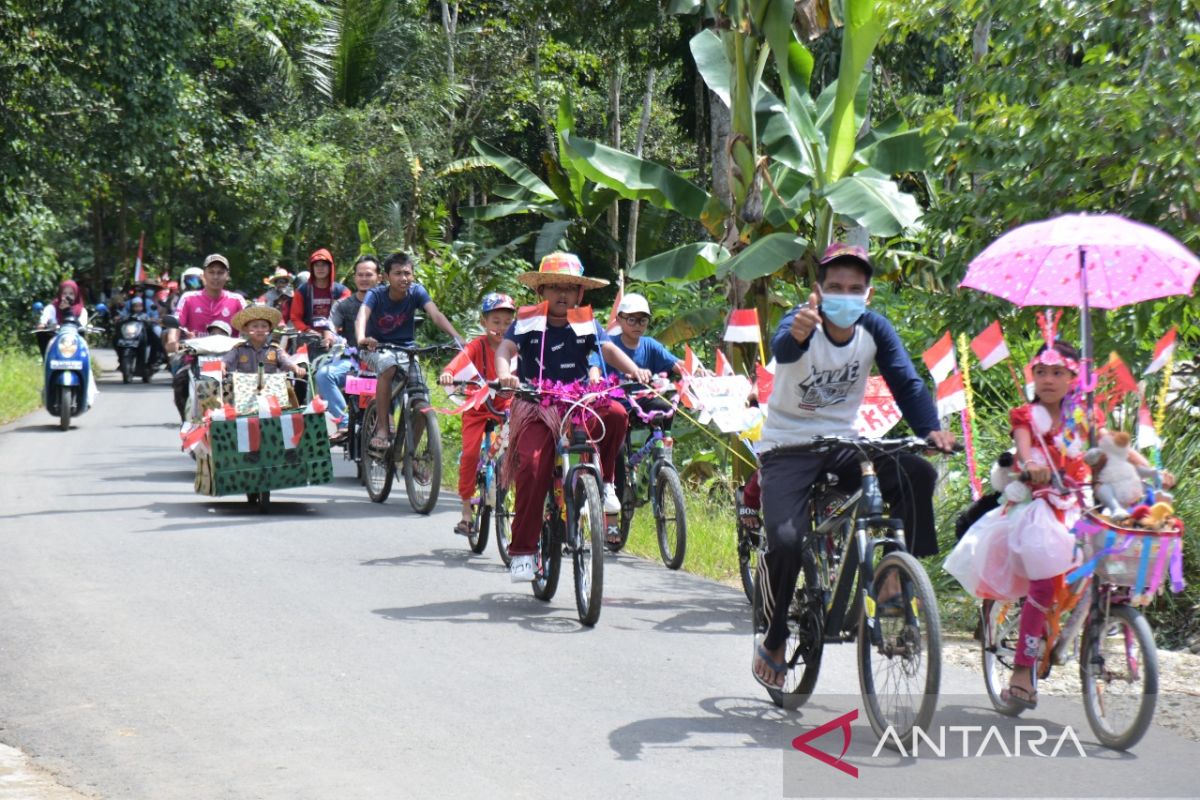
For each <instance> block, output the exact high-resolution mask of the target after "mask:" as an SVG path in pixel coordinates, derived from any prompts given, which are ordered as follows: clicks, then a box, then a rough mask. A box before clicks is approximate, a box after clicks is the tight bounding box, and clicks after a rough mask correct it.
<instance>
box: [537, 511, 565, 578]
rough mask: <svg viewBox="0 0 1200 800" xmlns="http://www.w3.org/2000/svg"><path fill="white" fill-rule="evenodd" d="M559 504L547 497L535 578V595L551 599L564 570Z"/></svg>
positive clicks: (539, 538)
mask: <svg viewBox="0 0 1200 800" xmlns="http://www.w3.org/2000/svg"><path fill="white" fill-rule="evenodd" d="M558 514H559V510H558V504H557V503H555V502H554V500H553V499H552V498H550V497H547V498H546V513H545V514H544V515H543V516H542V532H541V535H539V536H538V551H537V567H536V571H535V573H534V575H535V577H534V579H533V596H534V597H536V598H537V599H538V600H546V601H549V600H551V599H552V598H553V597H554V593H555V592H557V591H558V576H559V574H560V573H561V572H562V540H563V537H562V535H561V533H560V532H559V531H560V529H561V528H562V524H563V523H562V519H561V518H560V517H559V515H558Z"/></svg>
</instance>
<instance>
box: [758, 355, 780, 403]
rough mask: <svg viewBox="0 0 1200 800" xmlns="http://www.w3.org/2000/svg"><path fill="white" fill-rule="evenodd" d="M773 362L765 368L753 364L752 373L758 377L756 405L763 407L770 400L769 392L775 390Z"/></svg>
mask: <svg viewBox="0 0 1200 800" xmlns="http://www.w3.org/2000/svg"><path fill="white" fill-rule="evenodd" d="M774 364H775V361H774V360H772V361H771V363H770V364H768V365H767V366H765V367H764V366H763V365H762V364H755V365H754V371H755V373H756V375H757V377H758V404H759V406H765V405H766V404H767V401H768V400H770V399H771V392H772V391H774V390H775V372H774V366H773V365H774Z"/></svg>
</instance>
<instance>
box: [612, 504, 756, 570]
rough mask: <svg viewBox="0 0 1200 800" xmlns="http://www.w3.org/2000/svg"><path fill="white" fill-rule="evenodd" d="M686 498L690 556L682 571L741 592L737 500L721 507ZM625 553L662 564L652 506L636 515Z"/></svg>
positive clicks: (685, 561)
mask: <svg viewBox="0 0 1200 800" xmlns="http://www.w3.org/2000/svg"><path fill="white" fill-rule="evenodd" d="M683 497H684V507H685V508H686V509H687V552H686V554H685V556H684V560H683V566H682V567H681V569H682V570H684V571H686V572H691V573H694V574H696V575H702V576H704V577H705V578H711V579H713V580H717V581H720V582H721V583H726V584H729V585H730V586H737V587H739V588H740V587H741V585H742V584H741V579H740V578H739V577H738V563H737V521H736V520H735V519H734V508H733V499H732V498H730V500H729V501H728V502H726V503H721V502H719V501H715V500H712V499H710V498H709V497H708V496H707V495H702V494H699V493H697V492H694V491H690V490H688V489H685V490H684V495H683ZM625 551H626V552H628V553H632V554H633V555H636V556H641V557H643V558H647V559H649V560H651V561H657V562H659V563H662V555H661V553H659V550H658V534H657V533H656V532H655V529H654V514H653V512H652V511H651V508H650V504H649V503H647V504H646V505H644V506H642V507H641V508H639V509H638V510H637V512H636V513H635V514H634V515H633V527H632V529H631V530H630V532H629V541H628V542H627V543H626V544H625ZM663 569H666V567H663Z"/></svg>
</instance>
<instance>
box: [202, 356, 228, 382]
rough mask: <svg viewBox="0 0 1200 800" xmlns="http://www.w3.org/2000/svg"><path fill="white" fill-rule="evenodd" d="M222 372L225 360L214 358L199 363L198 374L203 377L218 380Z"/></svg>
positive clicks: (223, 371)
mask: <svg viewBox="0 0 1200 800" xmlns="http://www.w3.org/2000/svg"><path fill="white" fill-rule="evenodd" d="M224 374H225V362H224V361H222V360H221V359H219V358H214V359H213V360H212V361H205V362H204V363H203V364H201V365H200V376H201V377H203V378H212V379H213V380H215V381H219V380H221V376H222V375H224Z"/></svg>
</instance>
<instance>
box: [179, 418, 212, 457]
mask: <svg viewBox="0 0 1200 800" xmlns="http://www.w3.org/2000/svg"><path fill="white" fill-rule="evenodd" d="M179 438H180V440H182V442H183V452H185V453H188V452H191V451H192V450H195V449H196V448H197V447H199V446H200V445H201V444H203V443H204V441H205V440H206V439H207V438H208V425H207V424H205V423H201V424H199V425H197V424H196V423H194V422H185V423H184V424H183V427H182V428H181V429H180V431H179Z"/></svg>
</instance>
